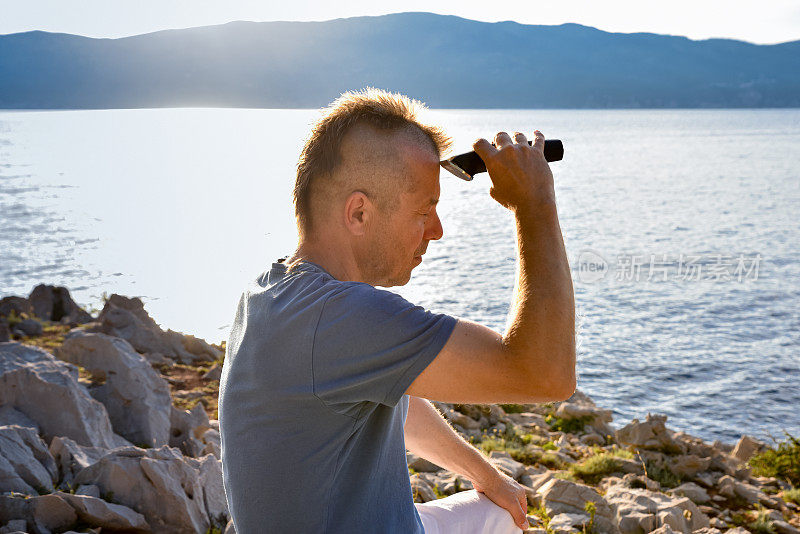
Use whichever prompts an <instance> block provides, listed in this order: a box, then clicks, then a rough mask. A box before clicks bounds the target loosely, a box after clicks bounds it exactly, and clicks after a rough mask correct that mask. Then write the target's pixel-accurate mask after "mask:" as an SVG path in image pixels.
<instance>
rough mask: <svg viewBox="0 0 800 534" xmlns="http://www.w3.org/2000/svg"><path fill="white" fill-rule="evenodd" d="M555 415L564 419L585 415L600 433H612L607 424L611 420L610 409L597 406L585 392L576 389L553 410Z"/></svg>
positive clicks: (589, 423)
mask: <svg viewBox="0 0 800 534" xmlns="http://www.w3.org/2000/svg"><path fill="white" fill-rule="evenodd" d="M555 415H556V417H562V418H564V419H577V418H581V417H585V418H587V419H588V423H587V424H588V425H591V426H592V428H594V429H595V430H596V431H597V432H596V433H597V434H600V435H607V434H613V433H614V430H613V429H612V428H611V427H610V426H609V425H608V423H610V422H611V421H612V420H613V416H612V414H611V410H604V409H602V408H599V407H598V406H597V405H595V403H594V402H593V401H592V399H590V398H589V397H588V396H587V395H586V394H584V393H582V392H580V391H576V392H575V393H574V394H573V395H572V397H570V398H569V399H568V400H566V401H564V402H561V403H559V405H558V408H556V412H555Z"/></svg>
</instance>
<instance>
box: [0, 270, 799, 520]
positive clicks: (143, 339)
mask: <svg viewBox="0 0 800 534" xmlns="http://www.w3.org/2000/svg"><path fill="white" fill-rule="evenodd" d="M224 351H225V347H224V344H223V345H213V344H210V343H207V342H206V341H204V340H202V339H199V338H196V337H194V336H191V335H186V334H181V333H178V332H174V331H171V330H167V331H164V330H162V329H161V328H160V327H159V326H158V325H157V324H156V323H155V321H153V319H152V318H151V317H150V316H149V315H148V314H147V312H146V311H145V309H144V306H143V305H142V302H141V300H139V299H136V298H127V297H124V296H120V295H111V296H110V297H109V298H107V299H106V302H105V305H104V307H103V309H102V310H101V311H100V312H99V314H98V315H97V317H93V316H92V315H91V314H90V313H88V312H86V311H85V310H83V309H81V308H80V306H78V305H77V304H76V303H75V302H74V301H73V300H72V298H71V297H70V295H69V291H68V290H67V289H65V288H59V287H53V286H45V285H39V286H37V287H36V288H34V290H33V291H32V292H31V294H30V295H29V296H28V297H16V296H6V297H5V298H2V299H0V534H5V533H11V532H30V533H36V534H38V533H49V532H55V533H61V532H95V533H98V532H155V533H168V532H169V533H184V532H185V533H201V534H202V533H222V532H232V531H233V528H232V526H231V525H229V521H228V511H227V507H226V503H225V496H224V491H223V487H222V466H221V462H220V461H219V425H218V422H217V420H216V402H217V393H218V388H219V378H220V371H221V364H222V361H223V358H224ZM435 404H436V406H437V408H438V409H439V410H440V411H441V412H442V413H443V414H444V415H445V417H446V418H447V419H448V420H449V421H450V422H451V424H452V425H453V427H454V428H455V429H456V430H457V431H459V432H460V433H462V435H464V436H465V437H466V438H467V439H468V440H470V441H471V442H472V443H473V444H474V445H475V446H476V447H478V448H479V449H481V450H482V451H484V452H485V453H486V454H487V456H488V457H489V458H490V460H491V461H492V462H493V463H494V464H495V465H496V466H497V468H498V469H500V470H502V471H503V472H505V473H507V474H508V475H509V476H512V477H513V478H515V479H516V480H518V481H519V482H520V483H521V484H523V485H524V486H525V487H526V491H527V493H528V504H529V508H528V511H529V522H530V524H531V529H530V530H529V532H532V533H536V534H543V533H570V532H595V533H621V534H629V533H630V534H633V533H645V532H656V533H658V534H668V533H671V532H683V533H692V532H694V533H703V534H713V533H723V532H727V533H731V534H742V533H746V532H755V533H767V534H769V533H777V534H800V491H798V490H796V489H793V488H792V487H791V485H790V484H789V483H788V482H787V481H785V480H782V479H780V478H773V477H760V476H755V475H754V474H753V469H752V468H751V467H750V466H749V465H748V460H750V459H751V458H752V457H753V455H755V454H758V453H759V452H761V451H764V450H767V449H768V448H767V446H766V445H765V444H764V443H760V442H758V441H757V440H755V439H752V438H750V437H748V436H743V437H742V439H741V440H739V442H738V443H737V444H736V445H735V446H732V445H728V444H724V443H720V442H714V443H706V442H704V441H703V440H701V439H699V438H696V437H693V436H690V435H687V434H685V433H683V432H675V431H672V430H670V429H669V428H667V426H666V416H658V415H648V416H647V418H646V420H645V421H639V420H636V419H634V420H633V421H632V422H630V423H628V424H627V425H625V426H623V427H622V428H620V429H619V430H614V429H613V428H612V427H611V426H610V423H611V422H612V418H611V412H610V411H608V410H604V409H602V408H600V407H597V406H596V405H595V404H594V403H593V402H592V400H591V399H590V398H589V397H588V396H586V395H585V394H583V393H581V392H579V391H578V392H576V393H575V394H574V395H573V396H572V397H571V398H570V399H569V400H567V401H565V402H561V403H552V404H537V405H489V406H486V405H458V404H445V403H435ZM408 464H409V474H410V477H411V483H412V489H413V491H414V498H415V500H416V501H417V502H425V501H429V500H433V499H437V498H441V497H444V496H447V495H451V494H453V493H455V492H457V491H463V490H468V489H471V487H472V486H471V484H470V482H469V480H467V479H465V478H464V477H461V476H459V475H456V474H454V473H451V472H448V471H446V470H443V469H440V468H439V467H438V466H436V465H434V464H431V463H430V462H428V461H426V460H424V459H421V458H417V457H415V456H414V455H412V454H410V453H409V454H408Z"/></svg>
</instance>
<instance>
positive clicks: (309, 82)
mask: <svg viewBox="0 0 800 534" xmlns="http://www.w3.org/2000/svg"><path fill="white" fill-rule="evenodd" d="M367 85H370V86H374V87H379V88H384V89H390V90H392V91H399V92H403V93H405V94H408V95H410V96H413V97H415V98H418V99H420V100H423V101H425V102H426V103H427V104H428V105H429V106H431V107H437V108H707V107H708V108H727V107H730V108H741V107H800V40H798V41H792V42H787V43H781V44H774V45H756V44H752V43H747V42H743V41H736V40H731V39H706V40H699V41H697V40H691V39H688V38H686V37H680V36H672V35H658V34H652V33H629V34H623V33H609V32H605V31H601V30H598V29H596V28H592V27H588V26H582V25H579V24H562V25H559V26H538V25H525V24H518V23H516V22H496V23H487V22H478V21H474V20H468V19H464V18H459V17H456V16H449V15H435V14H432V13H395V14H391V15H383V16H377V17H353V18H347V19H336V20H330V21H324V22H231V23H228V24H222V25H218V26H205V27H199V28H188V29H181V30H165V31H159V32H155V33H149V34H144V35H136V36H132V37H124V38H118V39H95V38H89V37H83V36H78V35H69V34H60V33H47V32H41V31H32V32H25V33H16V34H10V35H0V108H3V109H65V108H68V109H74V108H79V109H81V108H92V109H94V108H101V109H103V108H145V107H146V108H149V107H182V106H214V107H253V108H309V107H319V106H322V105H325V104H327V103H328V102H330V101H331V100H332V99H334V98H335V97H336V96H338V95H339V94H340V93H341V92H343V91H346V90H348V89H358V88H361V87H364V86H367Z"/></svg>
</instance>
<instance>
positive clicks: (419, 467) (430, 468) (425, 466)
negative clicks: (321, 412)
mask: <svg viewBox="0 0 800 534" xmlns="http://www.w3.org/2000/svg"><path fill="white" fill-rule="evenodd" d="M207 432H211V431H210V430H209V431H207ZM406 463H407V464H408V467H409V469H413V470H414V471H416V472H418V473H435V472H437V471H441V470H442V468H441V467H439V466H438V465H436V464H435V463H433V462H430V461H428V460H426V459H425V458H422V457H420V456H417V455H416V454H414V453H411V452H407V453H406Z"/></svg>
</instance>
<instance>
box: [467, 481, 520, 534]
mask: <svg viewBox="0 0 800 534" xmlns="http://www.w3.org/2000/svg"><path fill="white" fill-rule="evenodd" d="M492 471H493V474H492V475H490V476H489V478H488V479H487V480H482V481H478V480H473V481H472V485H473V486H475V490H476V491H479V492H481V493H483V494H484V495H486V496H487V497H489V499H491V500H492V502H493V503H495V504H496V505H497V506H499V507H501V508H505V509H506V510H508V512H509V513H510V514H511V517H513V518H514V523H516V524H517V526H518V527H519V528H521V529H522V530H526V529H527V528H528V527H529V525H528V518H527V513H528V498H527V496H526V495H525V488H523V487H522V485H521V484H519V483H518V482H517V481H515V480H514V479H513V478H511V477H510V476H508V475H505V474H503V473H501V472H499V471H497V470H492Z"/></svg>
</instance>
